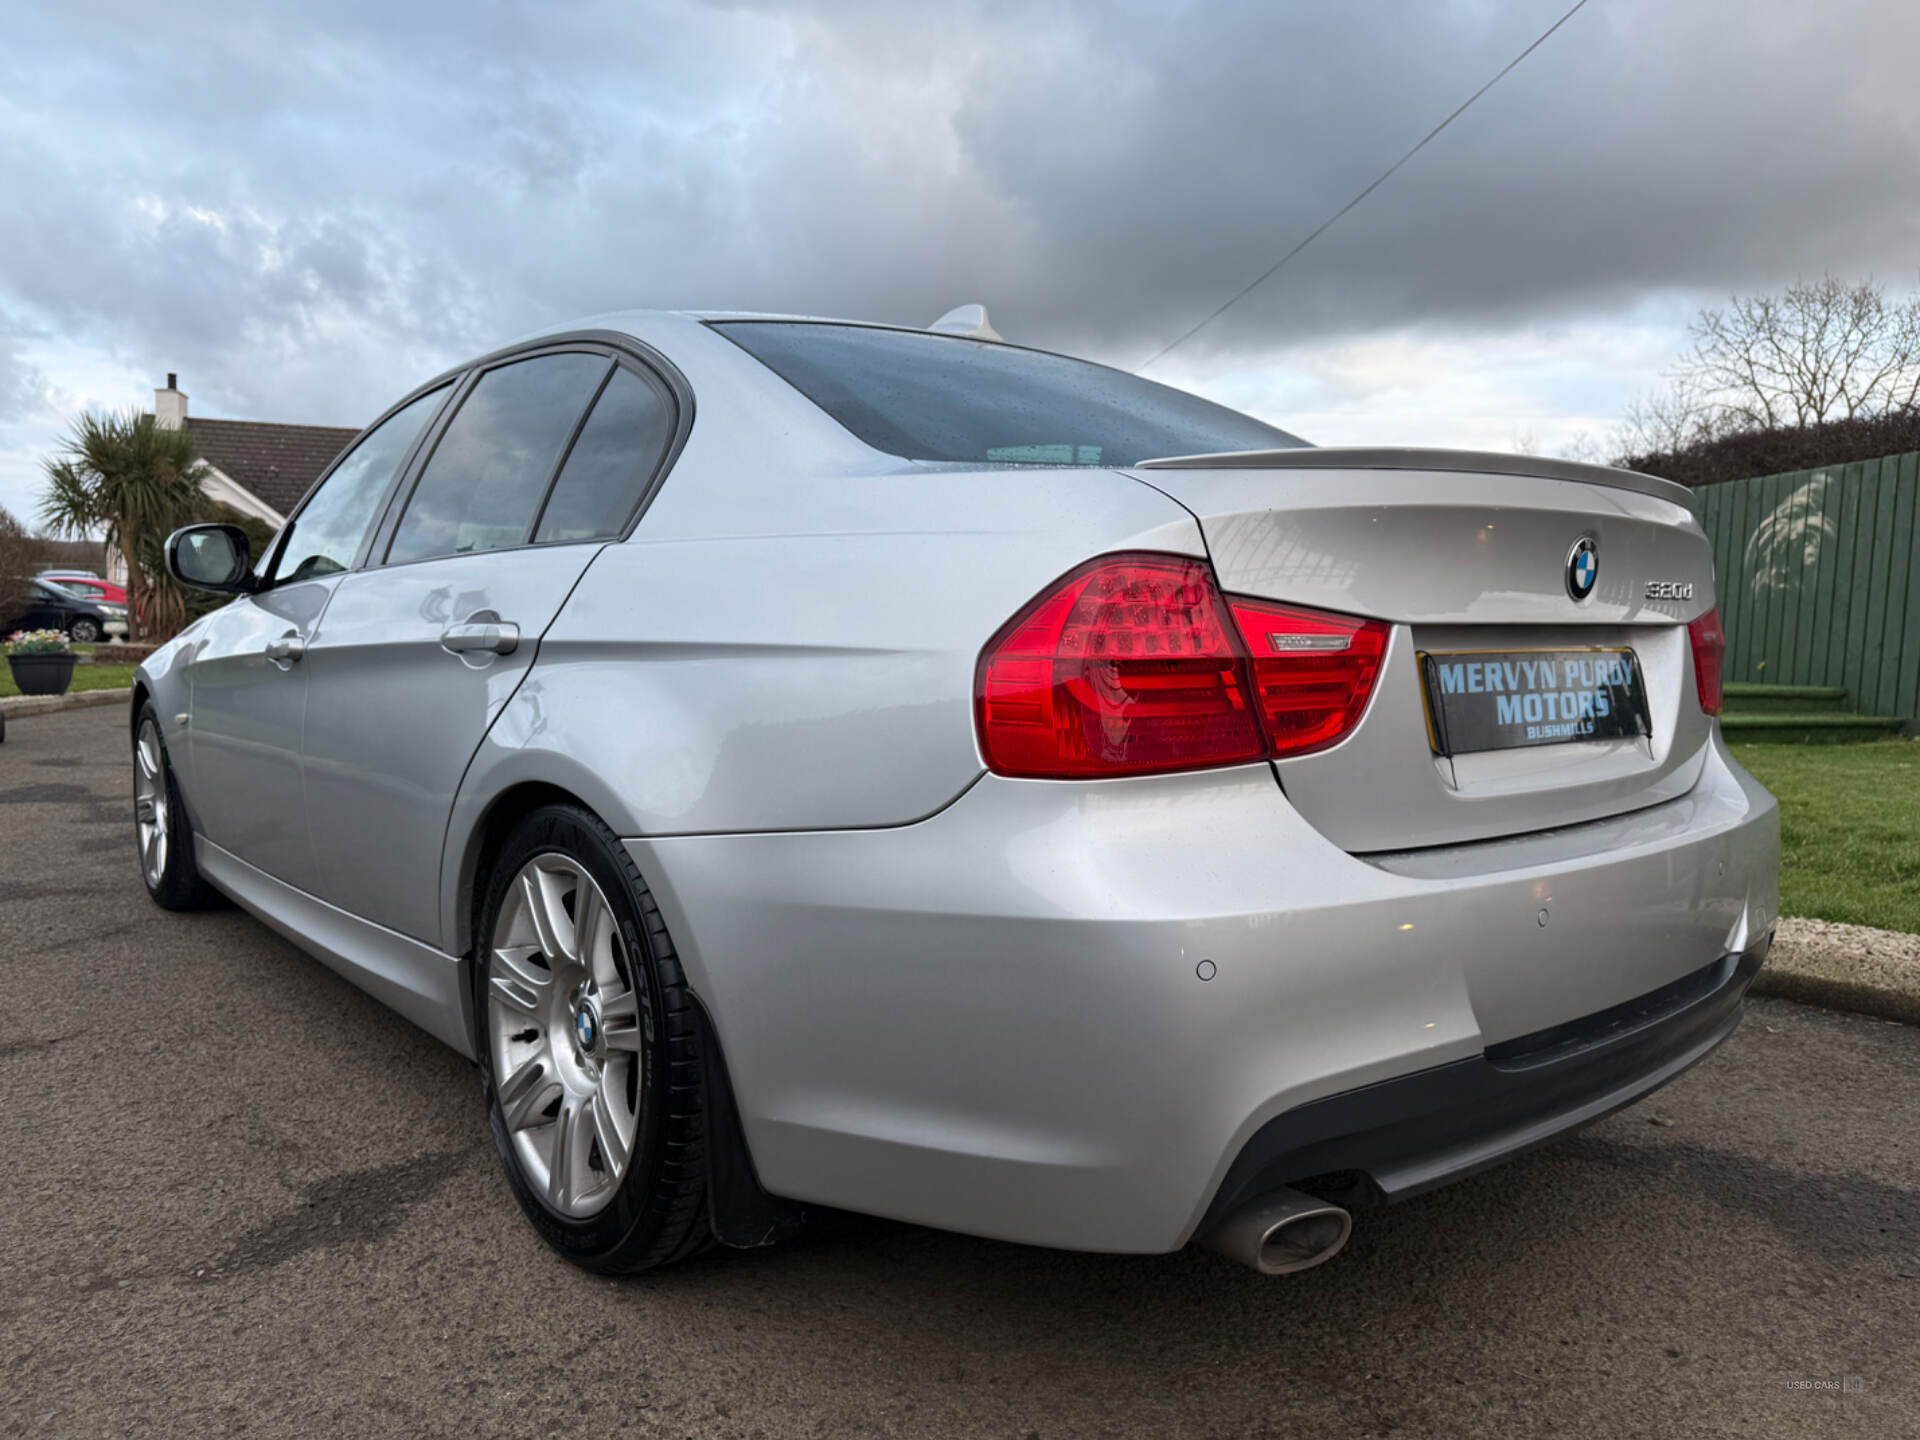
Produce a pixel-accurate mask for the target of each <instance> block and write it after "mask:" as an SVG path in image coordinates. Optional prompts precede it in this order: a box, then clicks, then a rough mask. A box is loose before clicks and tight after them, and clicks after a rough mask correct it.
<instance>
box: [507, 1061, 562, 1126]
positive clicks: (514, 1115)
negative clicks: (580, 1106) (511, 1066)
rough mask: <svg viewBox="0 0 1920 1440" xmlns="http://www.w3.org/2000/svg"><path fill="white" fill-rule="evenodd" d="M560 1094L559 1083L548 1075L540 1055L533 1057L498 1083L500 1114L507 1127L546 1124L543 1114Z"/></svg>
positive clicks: (546, 1067)
mask: <svg viewBox="0 0 1920 1440" xmlns="http://www.w3.org/2000/svg"><path fill="white" fill-rule="evenodd" d="M560 1093H561V1090H560V1085H559V1082H557V1081H555V1080H552V1079H549V1078H548V1066H547V1064H546V1057H545V1056H544V1055H538V1056H535V1057H534V1058H533V1059H531V1060H529V1061H527V1062H526V1063H525V1064H524V1065H522V1066H521V1067H520V1068H519V1069H518V1070H516V1071H514V1072H513V1074H511V1075H509V1076H508V1077H507V1078H506V1081H505V1083H503V1084H502V1085H501V1086H500V1114H501V1117H502V1118H503V1119H504V1120H505V1121H506V1122H507V1128H508V1129H509V1130H531V1129H532V1128H533V1127H534V1126H536V1125H544V1124H546V1123H547V1117H546V1115H545V1114H544V1113H543V1112H545V1110H546V1108H547V1107H548V1106H549V1105H551V1104H552V1103H553V1097H554V1096H555V1095H558V1094H560Z"/></svg>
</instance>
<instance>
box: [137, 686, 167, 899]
mask: <svg viewBox="0 0 1920 1440" xmlns="http://www.w3.org/2000/svg"><path fill="white" fill-rule="evenodd" d="M170 810H171V807H170V806H169V804H168V801H167V772H166V760H165V758H164V756H163V754H162V752H161V749H160V729H159V727H158V726H156V725H155V724H154V723H153V721H151V720H144V721H142V722H141V724H140V733H139V736H138V737H137V738H136V739H135V741H134V744H133V830H134V837H135V839H136V840H137V841H138V842H139V845H140V872H141V874H143V875H144V876H145V877H146V881H147V885H148V886H149V887H150V888H152V889H155V890H157V889H159V888H160V883H161V881H162V880H163V879H165V878H166V873H167V846H168V844H169V841H168V834H167V822H168V821H169V820H170V819H171V818H172V817H171V813H170Z"/></svg>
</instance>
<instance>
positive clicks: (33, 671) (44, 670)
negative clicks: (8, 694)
mask: <svg viewBox="0 0 1920 1440" xmlns="http://www.w3.org/2000/svg"><path fill="white" fill-rule="evenodd" d="M7 665H8V667H9V668H10V669H11V670H12V671H13V683H14V684H15V685H17V686H19V687H20V693H21V694H22V695H64V694H66V693H67V686H69V685H71V684H72V683H73V656H71V655H9V656H7Z"/></svg>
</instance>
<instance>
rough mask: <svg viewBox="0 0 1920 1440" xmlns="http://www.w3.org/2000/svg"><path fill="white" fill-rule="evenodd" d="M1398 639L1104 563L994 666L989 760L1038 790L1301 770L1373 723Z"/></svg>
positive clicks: (1021, 629)
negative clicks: (1064, 783)
mask: <svg viewBox="0 0 1920 1440" xmlns="http://www.w3.org/2000/svg"><path fill="white" fill-rule="evenodd" d="M1236 622H1237V628H1236ZM1387 631H1388V627H1387V626H1386V625H1384V624H1381V623H1380V622H1378V621H1364V620H1353V619H1349V618H1347V617H1345V616H1340V615H1326V614H1322V613H1320V612H1317V611H1309V610H1300V609H1296V608H1293V607H1289V606H1280V605H1268V604H1265V603H1262V602H1259V601H1250V600H1235V601H1233V602H1232V610H1231V612H1229V610H1228V604H1227V602H1226V601H1224V600H1223V599H1222V598H1221V596H1220V592H1219V590H1218V589H1217V588H1216V586H1215V585H1214V581H1213V572H1212V570H1211V569H1210V568H1209V566H1208V565H1207V563H1206V562H1205V561H1204V560H1193V559H1188V558H1185V557H1183V556H1176V555H1113V556H1107V557H1105V558H1104V559H1100V560H1096V561H1093V562H1092V563H1090V564H1087V565H1083V566H1082V567H1081V568H1080V569H1078V570H1076V571H1074V572H1073V573H1072V574H1070V575H1068V576H1067V577H1066V578H1065V579H1063V580H1062V581H1061V582H1060V583H1059V584H1058V585H1057V586H1055V587H1054V588H1053V589H1052V590H1050V591H1048V592H1047V593H1046V594H1045V595H1042V596H1041V597H1040V598H1039V599H1037V600H1035V601H1034V602H1033V603H1032V604H1031V605H1029V606H1027V608H1026V609H1025V610H1023V611H1021V612H1020V614H1019V615H1017V616H1015V617H1014V619H1013V620H1012V621H1010V622H1009V623H1008V624H1007V625H1006V626H1005V627H1004V628H1003V629H1002V630H1001V631H1000V633H999V635H997V636H995V637H994V639H993V640H992V641H991V642H990V643H989V644H988V646H987V648H986V650H985V652H984V653H982V655H981V657H980V668H979V672H978V675H977V677H976V681H975V704H976V710H977V716H978V720H979V726H980V747H981V749H982V751H983V752H984V753H985V755H986V759H987V764H988V766H989V767H990V768H991V769H993V770H995V771H996V772H998V773H999V774H1002V775H1017V776H1028V777H1032V778H1037V779H1074V778H1087V777H1093V776H1101V777H1111V776H1118V775H1142V774H1149V773H1152V772H1155V771H1165V770H1190V769H1197V768H1199V767H1201V766H1207V765H1231V764H1237V763H1241V762H1244V761H1248V760H1260V759H1264V758H1266V757H1267V756H1269V755H1272V756H1287V755H1298V754H1302V753H1304V752H1305V751H1308V750H1314V749H1319V748H1322V747H1324V746H1327V745H1331V744H1333V743H1334V742H1335V741H1336V740H1338V739H1340V738H1341V737H1342V736H1343V735H1345V734H1346V732H1347V731H1348V730H1350V729H1351V728H1352V726H1353V724H1354V723H1355V722H1356V721H1357V720H1358V719H1359V718H1360V713H1361V711H1362V710H1364V709H1365V708H1366V703H1367V696H1368V695H1369V694H1370V693H1371V692H1372V689H1373V682H1374V677H1375V676H1376V675H1377V674H1378V672H1379V667H1380V659H1381V656H1382V654H1383V653H1384V651H1385V649H1386V640H1387ZM1249 650H1251V651H1252V655H1251V656H1249V654H1248V651H1249Z"/></svg>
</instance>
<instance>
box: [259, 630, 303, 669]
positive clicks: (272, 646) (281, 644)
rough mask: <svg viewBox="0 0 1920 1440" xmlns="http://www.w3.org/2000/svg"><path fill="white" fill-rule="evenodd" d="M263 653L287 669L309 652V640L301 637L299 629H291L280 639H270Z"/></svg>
mask: <svg viewBox="0 0 1920 1440" xmlns="http://www.w3.org/2000/svg"><path fill="white" fill-rule="evenodd" d="M261 653H262V654H264V655H265V656H266V657H267V659H269V660H271V661H273V663H274V664H276V665H278V666H279V667H280V668H281V669H282V670H285V669H286V668H287V667H288V666H290V665H292V664H293V662H294V661H296V660H298V659H299V658H300V657H301V656H302V655H304V654H306V653H307V642H306V641H305V640H302V639H301V638H300V635H299V633H298V632H297V631H293V630H289V631H288V632H287V633H286V634H284V635H282V636H281V637H280V638H279V639H278V640H269V641H268V642H267V644H266V648H265V649H264V650H263V651H262V652H261Z"/></svg>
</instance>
